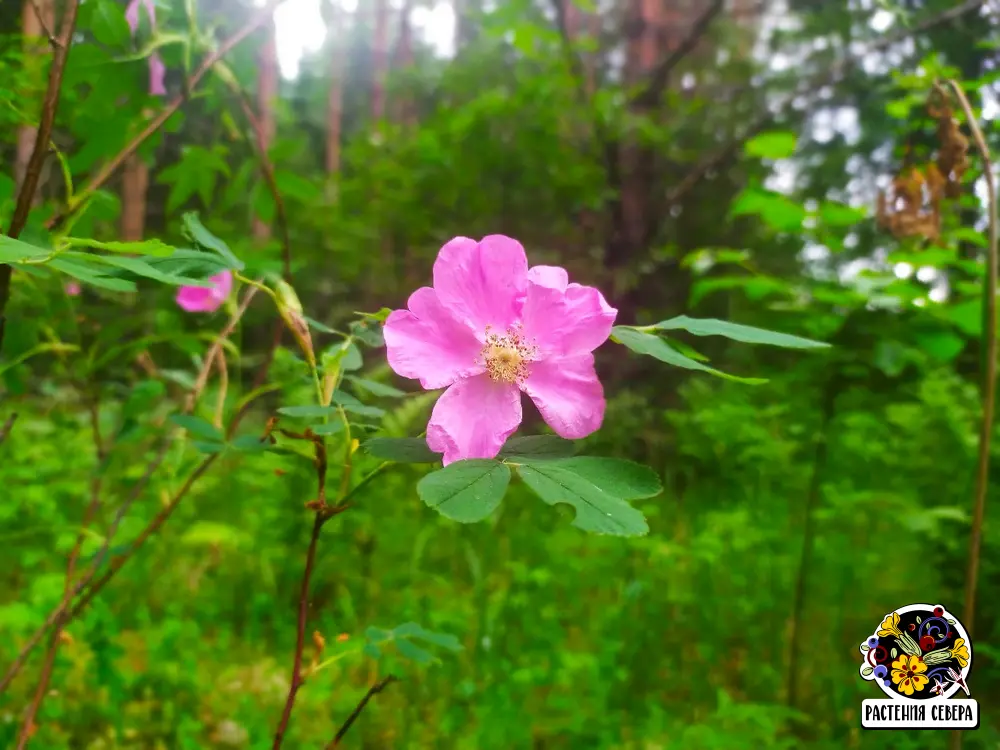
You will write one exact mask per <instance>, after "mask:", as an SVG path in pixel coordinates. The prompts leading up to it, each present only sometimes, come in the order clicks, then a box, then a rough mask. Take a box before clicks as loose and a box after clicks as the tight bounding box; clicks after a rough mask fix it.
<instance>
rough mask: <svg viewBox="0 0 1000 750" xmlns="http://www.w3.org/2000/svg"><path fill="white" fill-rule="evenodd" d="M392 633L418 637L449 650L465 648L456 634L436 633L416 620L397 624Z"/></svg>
mask: <svg viewBox="0 0 1000 750" xmlns="http://www.w3.org/2000/svg"><path fill="white" fill-rule="evenodd" d="M392 633H393V635H394V636H395V637H396V638H416V639H417V640H421V641H426V642H427V643H432V644H434V645H435V646H440V647H441V648H446V649H448V650H449V651H461V650H462V648H463V647H462V644H461V642H460V641H459V640H458V638H456V637H455V636H453V635H449V634H447V633H435V632H433V631H430V630H427V629H426V628H424V627H422V626H420V625H418V624H417V623H415V622H404V623H403V624H402V625H399V626H397V627H396V628H395V629H394V630H393V631H392Z"/></svg>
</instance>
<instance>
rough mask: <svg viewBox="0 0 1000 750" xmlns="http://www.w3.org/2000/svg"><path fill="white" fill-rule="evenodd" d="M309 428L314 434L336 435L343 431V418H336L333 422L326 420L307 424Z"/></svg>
mask: <svg viewBox="0 0 1000 750" xmlns="http://www.w3.org/2000/svg"><path fill="white" fill-rule="evenodd" d="M309 429H310V430H312V431H313V434H315V435H336V434H337V433H340V432H343V431H344V420H342V419H338V420H336V421H334V422H327V423H326V424H312V425H309Z"/></svg>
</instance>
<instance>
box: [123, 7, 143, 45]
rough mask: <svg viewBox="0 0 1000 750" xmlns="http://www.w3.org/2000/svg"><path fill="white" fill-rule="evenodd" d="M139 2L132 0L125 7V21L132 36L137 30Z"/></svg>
mask: <svg viewBox="0 0 1000 750" xmlns="http://www.w3.org/2000/svg"><path fill="white" fill-rule="evenodd" d="M139 2H140V0H132V2H130V3H129V4H128V7H127V8H125V21H126V22H127V23H128V27H129V29H131V31H132V36H135V32H136V31H138V30H139Z"/></svg>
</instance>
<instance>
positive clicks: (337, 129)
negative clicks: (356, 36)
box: [326, 5, 344, 178]
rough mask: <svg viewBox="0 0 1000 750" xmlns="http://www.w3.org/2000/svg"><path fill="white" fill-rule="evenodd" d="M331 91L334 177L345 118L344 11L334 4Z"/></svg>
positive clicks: (330, 170) (329, 139)
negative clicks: (342, 32)
mask: <svg viewBox="0 0 1000 750" xmlns="http://www.w3.org/2000/svg"><path fill="white" fill-rule="evenodd" d="M331 13H332V17H331V19H330V25H329V29H330V32H329V33H330V37H331V38H332V40H333V43H332V44H331V45H330V47H331V49H330V93H329V97H328V99H327V106H326V174H327V177H330V178H333V177H336V176H337V175H338V174H339V173H340V137H341V135H340V134H341V129H342V127H343V119H344V53H343V49H344V42H343V38H342V34H341V33H340V32H341V31H342V29H343V11H342V10H341V9H340V7H339V6H337V5H334V7H333V8H332V10H331Z"/></svg>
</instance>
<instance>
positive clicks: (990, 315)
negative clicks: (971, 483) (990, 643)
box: [947, 80, 997, 750]
mask: <svg viewBox="0 0 1000 750" xmlns="http://www.w3.org/2000/svg"><path fill="white" fill-rule="evenodd" d="M947 83H948V85H949V86H951V89H952V91H954V92H955V97H956V98H957V99H958V101H959V103H960V104H961V105H962V110H963V111H964V112H965V119H966V120H967V121H968V123H969V130H970V131H971V132H972V140H973V142H974V143H975V144H976V149H977V150H978V151H979V156H980V158H981V159H982V160H983V177H984V178H985V179H986V196H987V203H988V210H989V222H990V229H989V232H990V234H989V245H988V247H987V253H986V277H985V278H984V279H983V316H984V317H985V318H986V320H985V324H984V327H983V338H984V340H985V342H986V355H985V359H984V361H983V385H982V389H983V393H982V396H983V422H982V426H981V428H980V431H979V457H978V462H977V465H976V489H975V495H974V499H973V506H972V531H971V534H970V537H969V562H968V568H967V569H966V571H965V604H964V607H963V609H962V623H963V624H964V625H965V629H966V631H967V632H968V633H969V635H970V636H971V635H972V630H973V627H974V621H975V617H976V589H977V587H978V584H979V557H980V551H981V548H982V542H983V520H984V518H985V516H986V491H987V488H988V486H989V472H990V438H991V437H992V436H993V412H994V407H995V403H996V382H997V193H996V183H995V182H994V177H993V162H992V160H991V159H990V150H989V148H988V147H987V145H986V138H985V137H984V136H983V131H982V129H980V127H979V123H978V122H977V121H976V114H975V112H974V111H973V109H972V106H971V105H970V104H969V100H968V98H966V96H965V94H964V93H963V91H962V88H961V86H959V85H958V84H957V83H956V82H955V81H952V80H949V81H947ZM961 747H962V732H960V731H955V732H953V733H952V738H951V748H952V750H959V749H960V748H961Z"/></svg>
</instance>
